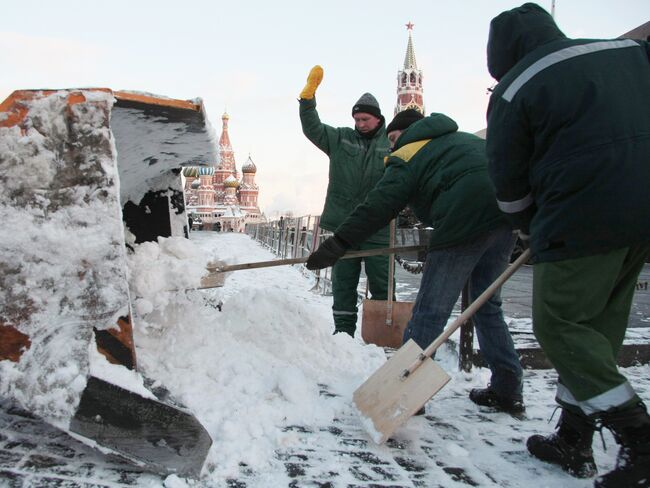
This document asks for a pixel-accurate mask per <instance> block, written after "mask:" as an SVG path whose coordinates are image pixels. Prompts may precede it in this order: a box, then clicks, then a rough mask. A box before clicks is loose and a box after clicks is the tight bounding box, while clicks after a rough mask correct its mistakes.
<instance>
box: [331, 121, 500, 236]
mask: <svg viewBox="0 0 650 488" xmlns="http://www.w3.org/2000/svg"><path fill="white" fill-rule="evenodd" d="M407 205H409V206H410V207H411V208H412V209H413V212H414V213H415V215H416V216H417V218H418V219H419V220H420V221H421V222H422V223H423V224H424V225H425V226H428V227H432V228H433V232H432V235H431V241H430V243H429V245H430V248H432V249H436V248H443V247H449V246H453V245H457V244H461V243H464V242H467V241H469V240H471V239H472V238H473V237H475V236H478V235H480V234H482V233H485V232H487V231H489V230H491V229H493V228H495V227H497V226H500V225H506V221H505V219H504V218H503V216H502V215H501V213H500V212H499V209H498V208H497V205H496V199H495V195H494V188H493V187H492V183H491V182H490V179H489V177H488V174H487V161H486V158H485V142H484V141H483V140H482V139H480V138H478V137H476V136H474V135H472V134H467V133H465V132H458V126H457V125H456V122H454V121H453V120H452V119H450V118H449V117H447V116H446V115H443V114H431V115H430V116H429V117H425V118H423V119H421V120H420V121H418V122H415V123H414V124H412V125H411V126H410V127H409V128H408V129H406V130H405V131H404V132H403V133H402V135H401V136H400V137H399V139H398V140H397V141H396V145H395V151H394V152H393V153H392V154H391V155H390V156H389V157H388V158H386V170H385V172H384V176H383V177H382V178H381V180H379V183H377V186H376V187H375V188H374V189H373V190H372V191H371V192H370V193H368V196H367V198H366V200H365V201H364V202H363V203H362V204H361V205H359V206H358V207H357V208H356V209H355V210H354V212H352V214H351V215H350V216H349V217H348V218H347V219H346V220H345V221H344V222H343V223H342V224H341V225H340V226H339V228H338V229H336V232H335V233H336V235H337V236H339V237H340V238H341V239H343V240H344V241H346V242H348V243H350V244H353V245H354V244H358V243H360V242H363V241H364V240H365V238H366V236H368V235H371V234H372V233H374V232H375V231H376V230H377V229H380V228H382V227H383V226H385V225H386V224H387V223H388V222H390V221H391V220H392V219H393V218H395V217H396V216H397V214H398V213H399V212H400V210H402V209H403V208H404V207H406V206H407Z"/></svg>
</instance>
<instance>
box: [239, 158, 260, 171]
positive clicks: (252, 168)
mask: <svg viewBox="0 0 650 488" xmlns="http://www.w3.org/2000/svg"><path fill="white" fill-rule="evenodd" d="M241 171H242V173H256V172H257V166H255V163H254V162H253V160H252V159H251V157H250V156H248V159H247V160H246V162H245V163H244V166H242V168H241Z"/></svg>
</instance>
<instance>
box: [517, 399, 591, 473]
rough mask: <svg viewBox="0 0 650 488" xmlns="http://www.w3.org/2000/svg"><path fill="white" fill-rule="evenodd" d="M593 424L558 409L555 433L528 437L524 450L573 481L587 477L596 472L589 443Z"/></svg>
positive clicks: (580, 416) (581, 417)
mask: <svg viewBox="0 0 650 488" xmlns="http://www.w3.org/2000/svg"><path fill="white" fill-rule="evenodd" d="M595 430H596V424H595V423H594V422H593V421H592V420H591V419H590V418H589V417H587V416H586V415H585V414H582V413H577V412H574V411H571V410H567V409H562V414H561V415H560V421H559V422H558V424H557V432H554V433H553V434H551V435H548V436H546V437H544V436H541V435H534V436H531V437H529V438H528V441H527V442H526V447H528V451H529V452H530V453H531V454H532V455H533V456H534V457H536V458H537V459H541V460H542V461H546V462H547V463H553V464H557V465H559V466H560V467H561V468H562V469H563V470H565V471H566V472H567V473H569V474H570V475H571V476H575V477H576V478H591V477H592V476H595V475H596V473H597V472H598V470H597V468H596V463H595V462H594V453H593V451H592V450H591V442H592V440H593V438H594V431H595Z"/></svg>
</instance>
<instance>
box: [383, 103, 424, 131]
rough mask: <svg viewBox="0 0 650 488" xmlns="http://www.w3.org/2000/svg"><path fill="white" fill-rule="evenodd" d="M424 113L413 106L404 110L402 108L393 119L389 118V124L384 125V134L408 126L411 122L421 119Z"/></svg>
mask: <svg viewBox="0 0 650 488" xmlns="http://www.w3.org/2000/svg"><path fill="white" fill-rule="evenodd" d="M423 118H424V115H422V114H421V113H420V112H419V111H417V110H415V109H414V108H408V109H406V110H403V111H401V112H399V113H398V114H397V115H396V116H395V117H394V118H393V120H391V122H390V124H388V127H386V134H390V133H391V132H393V131H394V130H404V129H406V128H407V127H409V126H410V125H411V124H412V123H414V122H417V121H418V120H420V119H423Z"/></svg>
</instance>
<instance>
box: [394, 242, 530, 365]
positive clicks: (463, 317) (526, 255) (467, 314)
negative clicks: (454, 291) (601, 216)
mask: <svg viewBox="0 0 650 488" xmlns="http://www.w3.org/2000/svg"><path fill="white" fill-rule="evenodd" d="M528 259H530V249H526V250H525V251H524V252H523V253H521V255H520V256H519V257H518V258H517V259H516V260H515V262H514V263H512V264H511V265H510V266H508V267H507V268H506V270H505V271H504V272H503V273H501V275H500V276H499V277H498V278H497V279H496V280H494V282H493V283H492V284H491V285H490V286H488V287H487V289H486V290H485V291H484V292H483V293H481V294H480V295H479V296H478V298H477V299H476V300H474V301H473V302H472V304H471V305H470V306H469V307H467V308H466V309H465V311H464V312H463V313H461V314H460V315H459V316H458V318H457V319H456V320H454V322H453V323H452V324H451V325H450V326H449V327H447V328H446V329H445V330H444V331H443V332H442V334H440V335H439V336H438V337H437V338H436V340H435V341H433V342H432V343H431V344H429V346H428V347H427V348H426V349H425V350H424V351H422V354H420V356H418V359H417V360H415V361H414V362H413V364H411V366H409V367H408V368H407V369H405V370H404V372H403V373H402V378H407V377H408V376H410V375H411V374H412V373H413V371H415V370H416V369H418V368H419V367H420V365H421V364H422V363H423V362H424V360H425V359H427V358H430V357H431V355H432V354H433V353H434V352H435V351H436V349H438V348H439V347H440V346H441V345H442V344H443V343H444V342H445V341H446V340H447V339H448V338H449V336H450V335H451V334H453V333H454V332H455V331H456V329H458V327H460V326H461V325H463V324H464V323H465V322H466V321H467V320H469V319H470V318H471V317H472V316H473V315H474V314H475V313H476V311H477V310H478V309H479V308H481V307H482V306H483V305H484V304H485V302H487V301H488V300H489V299H490V297H492V295H494V294H495V293H496V291H497V290H498V289H499V287H500V286H501V285H503V284H504V283H505V282H506V281H508V279H509V278H510V277H511V276H512V275H513V274H514V273H515V271H517V270H518V269H519V268H520V267H521V266H522V265H523V264H524V263H525V262H526V261H528Z"/></svg>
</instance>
